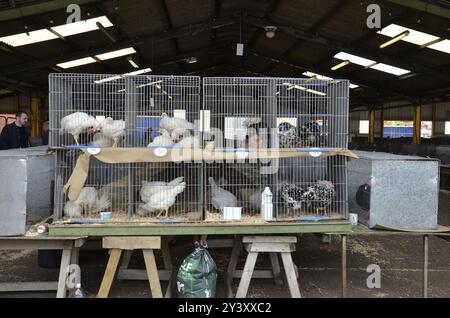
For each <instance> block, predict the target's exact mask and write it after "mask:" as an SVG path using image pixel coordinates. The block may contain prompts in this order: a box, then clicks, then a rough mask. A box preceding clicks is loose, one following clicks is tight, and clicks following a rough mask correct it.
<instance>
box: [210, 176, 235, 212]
mask: <svg viewBox="0 0 450 318" xmlns="http://www.w3.org/2000/svg"><path fill="white" fill-rule="evenodd" d="M208 181H209V185H210V187H211V189H210V200H211V204H212V205H213V207H214V208H215V209H217V210H220V211H223V208H225V207H237V206H238V200H237V198H236V196H235V195H234V194H233V193H231V192H229V191H227V190H225V189H223V188H221V187H219V186H218V185H217V184H216V182H215V181H214V178H212V177H209V178H208Z"/></svg>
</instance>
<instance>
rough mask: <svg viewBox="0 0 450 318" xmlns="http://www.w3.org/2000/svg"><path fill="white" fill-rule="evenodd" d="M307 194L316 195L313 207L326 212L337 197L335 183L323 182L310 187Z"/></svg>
mask: <svg viewBox="0 0 450 318" xmlns="http://www.w3.org/2000/svg"><path fill="white" fill-rule="evenodd" d="M307 193H308V194H309V195H311V194H310V193H313V194H314V198H313V201H312V205H313V206H314V207H315V208H316V209H317V210H325V209H327V208H328V207H329V206H330V205H331V203H332V202H333V199H334V197H335V195H336V190H335V188H334V184H333V182H331V181H326V180H321V181H317V182H315V183H314V184H313V185H312V186H310V187H308V191H307ZM310 197H311V196H310ZM310 197H308V198H305V200H309V199H310Z"/></svg>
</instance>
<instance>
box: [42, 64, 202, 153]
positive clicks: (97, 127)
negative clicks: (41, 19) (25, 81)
mask: <svg viewBox="0 0 450 318" xmlns="http://www.w3.org/2000/svg"><path fill="white" fill-rule="evenodd" d="M49 88H50V92H49V109H50V112H49V113H50V141H49V145H50V147H54V148H57V147H65V146H69V145H73V144H75V142H76V141H78V143H79V144H81V145H95V146H100V147H111V146H122V147H145V146H147V145H148V144H149V143H150V142H151V141H152V139H153V138H155V137H156V136H158V135H159V131H158V129H159V120H160V118H161V115H162V114H163V113H166V114H167V115H168V116H170V117H178V118H184V119H186V120H188V121H191V122H194V121H195V120H198V119H199V118H198V116H199V113H200V90H201V86H200V78H199V77H192V76H159V75H158V76H155V75H149V76H145V75H139V76H123V75H102V74H67V73H64V74H50V76H49ZM69 115H70V117H67V116H69ZM108 117H111V118H112V119H113V121H112V122H111V123H107V122H105V121H104V119H105V118H108ZM75 138H76V140H74V139H75Z"/></svg>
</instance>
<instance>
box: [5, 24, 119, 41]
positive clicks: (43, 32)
mask: <svg viewBox="0 0 450 318" xmlns="http://www.w3.org/2000/svg"><path fill="white" fill-rule="evenodd" d="M97 22H100V23H101V24H102V25H103V26H104V27H105V28H107V27H111V26H113V24H112V23H111V21H109V20H108V18H107V17H106V16H101V17H97V18H92V19H87V20H83V21H80V22H74V23H68V24H63V25H58V26H54V27H49V29H51V30H53V31H55V32H56V33H57V34H59V35H61V36H63V37H67V36H71V35H75V34H80V33H85V32H90V31H94V30H97V29H98V27H97ZM49 29H40V30H36V31H30V32H28V33H26V32H25V33H18V34H14V35H8V36H5V37H1V38H0V42H4V43H6V44H9V45H11V46H13V47H17V46H23V45H28V44H33V43H39V42H44V41H49V40H54V39H58V36H57V35H56V34H55V33H52V32H51V31H50V30H49Z"/></svg>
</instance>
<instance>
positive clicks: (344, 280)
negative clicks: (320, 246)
mask: <svg viewBox="0 0 450 318" xmlns="http://www.w3.org/2000/svg"><path fill="white" fill-rule="evenodd" d="M341 243H342V298H347V235H341Z"/></svg>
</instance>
